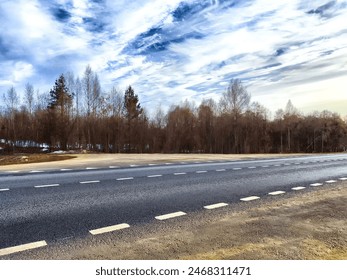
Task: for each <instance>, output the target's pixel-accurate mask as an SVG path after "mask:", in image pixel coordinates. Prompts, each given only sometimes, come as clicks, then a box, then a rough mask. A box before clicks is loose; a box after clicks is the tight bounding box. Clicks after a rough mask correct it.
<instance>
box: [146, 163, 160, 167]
mask: <svg viewBox="0 0 347 280" xmlns="http://www.w3.org/2000/svg"><path fill="white" fill-rule="evenodd" d="M148 165H149V166H156V165H158V164H155V163H150V164H148Z"/></svg>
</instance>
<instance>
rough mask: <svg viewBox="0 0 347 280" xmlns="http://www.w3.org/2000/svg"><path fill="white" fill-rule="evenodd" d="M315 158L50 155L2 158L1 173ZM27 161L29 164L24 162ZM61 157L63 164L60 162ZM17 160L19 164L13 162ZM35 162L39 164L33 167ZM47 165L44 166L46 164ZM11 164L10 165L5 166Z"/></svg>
mask: <svg viewBox="0 0 347 280" xmlns="http://www.w3.org/2000/svg"><path fill="white" fill-rule="evenodd" d="M300 155H307V156H314V154H244V155H231V154H228V155H220V154H68V155H52V157H53V158H54V160H55V161H54V162H53V161H52V162H49V161H50V160H49V157H48V156H47V155H41V156H40V155H20V156H17V157H13V156H0V161H1V162H2V163H1V164H0V171H10V170H23V171H24V170H32V169H58V168H80V167H86V166H96V167H105V166H108V165H112V166H115V165H116V166H118V165H119V166H125V165H129V164H139V165H141V164H149V163H166V162H180V161H191V162H193V161H207V160H211V161H213V160H241V159H257V158H279V157H287V156H291V157H293V156H300ZM25 157H28V162H25V160H26V158H25ZM59 157H61V158H62V159H63V160H62V161H57V160H58V158H59ZM14 158H16V159H17V163H18V164H15V163H16V162H14V160H15V159H14ZM34 160H36V163H34ZM43 161H44V162H43ZM5 162H8V164H10V165H6V164H5Z"/></svg>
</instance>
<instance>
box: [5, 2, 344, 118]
mask: <svg viewBox="0 0 347 280" xmlns="http://www.w3.org/2000/svg"><path fill="white" fill-rule="evenodd" d="M70 2H71V3H72V4H70ZM181 2H182V1H181V0H173V1H161V0H151V1H150V0H138V1H126V0H119V1H111V0H107V1H104V3H105V4H98V3H96V2H92V1H87V0H72V1H66V0H56V1H49V3H48V2H46V1H38V0H27V1H25V0H15V1H5V2H4V4H2V11H0V25H1V26H2V28H1V30H0V38H2V41H1V40H0V48H2V47H3V48H4V51H2V53H3V55H2V56H1V55H0V58H1V59H2V60H3V62H2V63H1V65H2V66H3V70H0V73H1V74H2V73H4V72H5V71H7V72H9V73H10V72H11V73H13V74H11V75H1V77H2V78H1V81H0V90H1V91H2V90H3V89H4V88H5V87H7V86H8V85H18V86H19V85H20V83H25V82H26V81H25V79H29V81H30V79H33V80H31V81H30V82H32V83H33V84H35V82H37V83H40V84H41V83H43V81H54V79H55V78H56V77H55V75H58V74H60V73H59V72H61V71H65V70H64V67H65V68H66V71H68V70H73V71H76V74H79V75H82V74H83V71H84V68H85V66H86V65H87V64H90V65H91V66H92V68H93V69H94V70H95V71H97V72H98V73H99V76H100V79H101V81H102V83H103V84H104V86H105V87H106V88H107V87H111V86H112V85H114V84H115V83H117V84H119V86H120V87H122V88H124V87H126V86H127V85H129V84H132V85H134V87H135V89H136V90H137V91H138V92H139V93H140V96H141V98H143V99H144V100H145V101H146V102H151V104H152V103H162V101H163V100H165V102H167V103H178V102H180V101H182V100H184V99H186V98H188V99H194V100H196V101H197V102H199V101H200V100H201V99H202V98H204V97H214V98H216V99H218V96H219V95H221V93H222V92H223V91H224V89H225V87H226V85H227V83H228V82H229V79H230V78H232V77H234V78H241V79H243V81H244V83H245V84H246V85H248V86H249V91H250V92H251V93H252V95H253V96H254V99H255V100H258V101H260V102H261V103H264V105H266V106H268V107H269V108H270V109H271V110H272V111H274V110H276V109H277V108H278V107H280V106H282V105H283V104H285V103H286V101H287V99H290V98H291V99H294V100H295V101H297V102H298V103H300V106H301V107H302V108H308V107H309V102H310V101H309V100H310V99H311V98H312V97H313V96H315V100H317V102H319V100H320V97H319V94H322V95H323V94H324V92H325V91H326V90H327V89H328V88H330V89H333V91H334V92H336V93H335V94H336V96H338V99H339V100H340V101H341V102H342V100H344V101H345V102H347V97H343V96H342V95H341V91H340V90H339V87H340V86H342V85H341V83H340V82H341V80H340V79H342V77H343V75H345V74H346V72H347V58H346V57H347V30H346V28H345V19H346V16H347V1H342V0H339V1H335V5H334V6H332V7H331V8H330V9H329V10H328V11H327V13H326V16H322V15H320V14H319V13H317V12H316V13H311V14H309V13H307V12H308V11H310V10H315V9H317V8H318V7H319V6H322V5H324V4H326V1H324V0H322V1H320V0H319V1H303V0H293V1H284V2H283V1H275V0H254V1H240V2H238V3H237V4H236V5H235V6H234V7H232V8H228V7H227V6H225V5H226V4H221V3H219V1H211V4H212V5H211V6H209V7H208V8H205V9H202V10H199V11H195V12H194V11H193V12H192V14H191V15H187V16H186V17H185V19H184V21H181V22H178V21H175V18H174V16H173V14H172V12H173V11H174V10H175V9H176V8H177V7H178V5H179V4H180V3H181ZM185 2H187V3H189V4H190V5H191V6H190V7H192V10H194V9H195V8H196V7H197V6H194V5H196V4H202V3H205V2H201V1H195V0H189V1H185ZM52 7H60V8H62V9H66V11H67V13H68V15H69V17H68V19H67V20H66V21H58V20H57V19H56V18H55V17H54V15H53V14H52V13H51V10H50V9H51V8H52ZM198 8H199V7H198ZM198 8H197V10H198ZM199 9H200V8H199ZM188 10H189V9H188ZM86 18H88V19H91V22H86ZM154 27H160V28H161V29H160V30H159V31H158V32H157V34H153V37H148V38H146V39H144V40H143V42H145V45H144V46H141V51H142V52H141V53H140V51H139V49H137V50H136V49H131V48H132V47H134V46H135V45H134V42H135V41H136V40H139V35H140V34H143V33H144V32H147V31H149V30H150V29H151V28H154ZM152 30H153V29H152ZM191 34H197V36H194V35H191ZM140 43H142V42H140ZM140 43H139V45H141V44H140ZM154 43H157V44H158V46H159V47H158V48H159V49H160V48H162V49H160V51H155V47H153V46H151V44H154ZM149 47H152V49H151V48H149ZM276 53H277V54H278V55H276ZM52 65H55V66H56V67H52ZM40 69H44V70H40ZM47 69H49V71H48V72H49V73H46V72H47ZM1 71H2V72H1ZM40 71H42V72H40ZM42 77H44V78H42ZM319 81H320V82H319ZM337 81H339V82H337ZM330 83H331V86H330V87H329V84H330ZM336 84H337V85H338V86H336ZM50 87H51V85H50V84H48V85H47V88H50ZM44 90H45V89H44ZM310 90H311V91H310ZM318 92H319V94H318V95H317V94H316V93H318ZM334 96H335V95H334ZM343 98H344V99H343ZM321 100H322V104H323V103H324V104H326V106H329V105H328V101H327V99H324V98H323V97H322V98H321ZM307 106H308V107H307ZM282 107H283V106H282ZM332 107H334V106H333V105H332Z"/></svg>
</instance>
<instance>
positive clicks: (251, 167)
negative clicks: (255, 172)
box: [248, 166, 256, 169]
mask: <svg viewBox="0 0 347 280" xmlns="http://www.w3.org/2000/svg"><path fill="white" fill-rule="evenodd" d="M255 168H256V167H255V166H250V167H248V169H255Z"/></svg>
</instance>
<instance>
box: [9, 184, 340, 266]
mask: <svg viewBox="0 0 347 280" xmlns="http://www.w3.org/2000/svg"><path fill="white" fill-rule="evenodd" d="M346 203H347V183H345V182H340V183H338V184H335V185H334V186H330V185H329V186H328V185H325V186H322V187H317V188H311V189H310V190H306V191H298V192H296V193H293V194H289V193H287V194H285V195H283V196H281V197H277V198H270V197H269V198H266V199H261V200H258V201H253V202H242V203H238V204H235V205H230V206H227V207H225V208H220V209H215V210H204V211H200V212H195V213H190V214H189V215H187V216H185V217H181V218H177V219H172V220H168V221H165V222H159V221H156V222H153V223H151V224H148V225H142V226H134V227H131V228H129V229H125V230H123V231H119V232H114V233H109V234H104V235H100V236H97V237H92V236H89V237H87V238H85V239H80V240H71V241H67V242H62V244H58V245H54V246H48V247H45V248H43V249H40V250H37V251H31V252H27V253H24V254H21V255H17V256H16V255H14V256H12V258H19V259H140V260H142V259H157V260H162V259H190V260H191V259H305V260H308V259H309V260H310V259H323V260H324V259H325V260H330V259H334V260H336V259H345V260H346V259H347V207H346Z"/></svg>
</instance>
